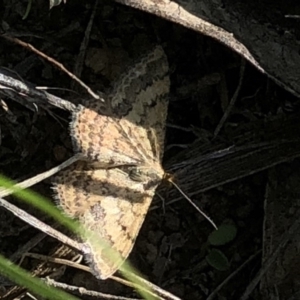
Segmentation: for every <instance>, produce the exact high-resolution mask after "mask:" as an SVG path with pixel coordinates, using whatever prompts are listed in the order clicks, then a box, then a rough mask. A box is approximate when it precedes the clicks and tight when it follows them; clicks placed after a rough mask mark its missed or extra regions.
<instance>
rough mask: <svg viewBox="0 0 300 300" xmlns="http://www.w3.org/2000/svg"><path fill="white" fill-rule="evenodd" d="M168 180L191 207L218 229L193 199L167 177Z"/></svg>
mask: <svg viewBox="0 0 300 300" xmlns="http://www.w3.org/2000/svg"><path fill="white" fill-rule="evenodd" d="M168 181H169V182H170V183H171V184H173V186H174V187H175V188H176V189H177V190H178V191H179V192H180V194H181V195H182V196H183V197H184V198H185V199H186V200H187V201H188V202H189V203H191V204H192V205H193V207H194V208H195V209H196V210H197V211H198V212H199V213H200V214H201V215H202V216H203V217H204V218H205V219H206V220H207V221H208V222H209V223H210V224H211V225H212V226H213V227H214V228H215V229H216V230H218V227H217V225H216V224H215V222H214V221H213V220H212V219H211V218H210V217H209V216H208V215H207V214H205V212H203V211H202V210H201V209H200V208H199V207H198V206H197V205H196V204H195V203H194V202H193V201H192V199H191V198H190V197H189V196H188V195H187V194H186V193H184V191H183V190H182V189H181V188H180V187H179V186H178V185H177V184H176V183H175V182H174V181H173V180H172V179H171V178H168Z"/></svg>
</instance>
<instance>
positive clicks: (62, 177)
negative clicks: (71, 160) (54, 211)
mask: <svg viewBox="0 0 300 300" xmlns="http://www.w3.org/2000/svg"><path fill="white" fill-rule="evenodd" d="M168 69H169V68H168V62H167V58H166V55H165V53H164V51H163V49H162V47H160V46H157V47H155V48H154V49H153V50H152V51H150V52H149V53H148V54H147V55H145V56H144V57H143V58H142V59H140V60H139V61H138V62H137V63H136V64H135V65H134V66H133V67H131V68H129V69H128V70H127V72H126V73H124V74H123V75H121V76H120V78H119V79H118V80H117V81H116V82H115V84H114V86H113V88H112V89H111V91H110V92H109V93H108V94H107V95H106V96H105V97H104V98H105V102H104V103H103V102H101V101H97V100H94V99H93V100H87V101H85V102H84V103H83V104H82V105H80V106H79V107H78V109H77V111H76V112H75V113H74V114H73V120H72V123H71V136H72V139H73V144H74V150H75V151H76V152H79V153H81V154H82V157H83V159H82V160H81V161H79V162H77V163H75V164H74V165H72V166H71V167H69V168H67V169H65V170H63V171H61V172H59V173H58V175H57V176H56V178H55V179H54V191H55V193H56V198H57V201H58V204H59V206H60V207H61V208H62V209H63V211H64V212H65V213H67V214H68V215H69V216H71V217H72V218H76V219H78V220H79V222H80V223H81V224H82V226H84V227H85V228H87V229H88V230H89V231H90V232H92V234H91V235H90V236H89V235H88V236H87V237H86V240H85V241H84V242H85V243H86V245H87V246H88V247H89V249H90V251H89V254H88V255H87V256H88V257H87V259H88V261H89V262H90V265H91V267H92V270H93V272H94V274H95V275H96V277H98V278H100V279H106V278H108V277H110V276H111V275H112V274H113V273H114V272H115V271H116V270H117V269H119V268H120V266H121V264H122V263H123V261H124V260H125V259H126V258H127V257H128V255H129V253H130V252H131V250H132V248H133V245H134V243H135V240H136V238H137V236H138V233H139V230H140V228H141V226H142V224H143V222H144V219H145V216H146V214H147V212H148V209H149V206H150V204H151V201H152V199H153V196H154V194H155V189H156V188H157V186H158V185H159V184H160V182H161V180H162V179H163V177H164V170H163V168H162V166H161V161H162V156H163V152H164V136H165V126H166V116H167V108H168V94H169V89H170V79H169V75H168V71H169V70H168ZM97 238H99V240H100V241H104V246H102V247H99V246H98V243H96V242H95V241H96V240H97ZM111 253H115V254H117V255H112V254H111Z"/></svg>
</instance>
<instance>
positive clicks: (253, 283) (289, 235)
mask: <svg viewBox="0 0 300 300" xmlns="http://www.w3.org/2000/svg"><path fill="white" fill-rule="evenodd" d="M299 228H300V220H296V221H295V222H294V224H293V225H292V226H291V227H290V228H289V230H288V231H287V232H285V233H284V234H283V235H282V239H281V242H280V243H279V245H278V247H277V249H276V250H275V251H274V253H273V254H272V255H271V256H270V257H269V258H268V259H267V261H266V262H265V263H264V264H263V266H262V267H261V269H260V270H259V272H258V274H257V275H256V276H255V278H254V279H253V280H252V281H251V282H250V284H249V285H248V287H247V288H246V291H245V292H244V294H243V295H242V296H241V298H240V300H247V299H248V298H249V296H250V294H251V293H252V292H253V290H254V289H255V287H256V286H257V284H258V283H259V282H260V280H261V278H262V277H263V276H264V275H265V273H266V272H267V270H268V269H269V268H270V267H271V266H272V265H273V264H274V262H275V260H276V259H277V258H278V255H279V254H280V251H281V250H282V249H283V248H284V247H285V245H286V244H287V243H288V242H289V240H291V239H292V238H293V237H294V236H295V235H296V234H298V233H299Z"/></svg>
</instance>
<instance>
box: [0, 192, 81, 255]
mask: <svg viewBox="0 0 300 300" xmlns="http://www.w3.org/2000/svg"><path fill="white" fill-rule="evenodd" d="M0 206H2V207H4V208H5V209H7V210H9V211H10V212H11V213H12V214H14V215H15V216H16V217H18V218H19V219H21V220H23V221H24V222H26V223H28V224H30V225H31V226H33V227H34V228H36V229H39V230H41V231H42V232H44V233H46V234H47V235H49V236H52V237H53V238H55V239H57V240H59V241H61V242H62V243H64V244H67V245H68V246H70V247H72V248H74V249H77V250H78V251H81V252H83V253H86V250H85V249H84V247H85V245H84V244H82V243H78V242H76V241H74V240H72V239H70V238H69V237H67V236H66V235H64V234H63V233H61V232H59V231H57V230H56V229H54V228H52V227H51V226H49V225H47V224H45V223H44V222H42V221H40V220H39V219H37V218H35V217H33V216H32V215H30V214H29V213H27V212H25V211H24V210H22V209H20V208H18V207H16V206H15V205H13V204H11V203H9V202H8V201H6V200H4V199H3V198H1V197H0Z"/></svg>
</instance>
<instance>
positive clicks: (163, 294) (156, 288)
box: [111, 272, 181, 300]
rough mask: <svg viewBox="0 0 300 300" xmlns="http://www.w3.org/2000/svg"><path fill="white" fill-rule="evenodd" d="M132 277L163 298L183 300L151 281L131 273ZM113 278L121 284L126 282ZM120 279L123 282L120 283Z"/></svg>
mask: <svg viewBox="0 0 300 300" xmlns="http://www.w3.org/2000/svg"><path fill="white" fill-rule="evenodd" d="M130 277H131V278H133V279H134V280H136V281H137V282H138V283H139V285H140V284H143V285H146V286H148V287H150V288H151V289H152V290H153V291H155V292H156V293H158V295H159V296H161V297H165V298H166V299H170V300H181V299H180V298H179V297H177V296H175V295H173V294H171V293H169V292H167V291H165V290H163V289H162V288H160V287H159V286H157V285H155V284H154V283H152V282H150V281H148V280H146V279H144V278H142V277H140V276H138V275H136V274H134V273H131V272H130ZM111 278H114V280H116V279H118V282H121V283H122V282H123V281H124V279H121V278H118V277H114V276H112V277H111ZM120 279H121V280H122V281H120Z"/></svg>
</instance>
